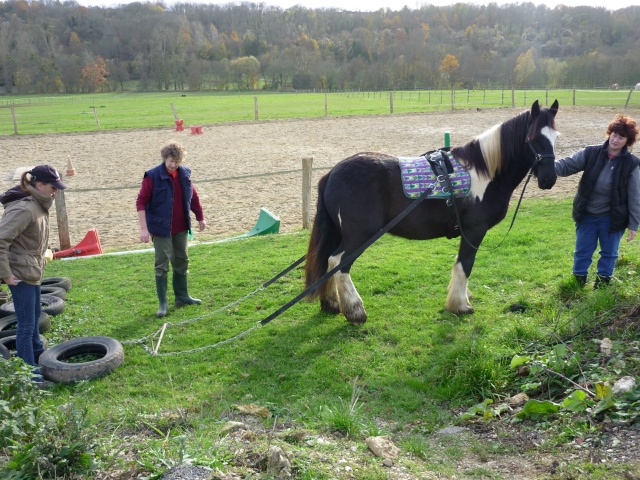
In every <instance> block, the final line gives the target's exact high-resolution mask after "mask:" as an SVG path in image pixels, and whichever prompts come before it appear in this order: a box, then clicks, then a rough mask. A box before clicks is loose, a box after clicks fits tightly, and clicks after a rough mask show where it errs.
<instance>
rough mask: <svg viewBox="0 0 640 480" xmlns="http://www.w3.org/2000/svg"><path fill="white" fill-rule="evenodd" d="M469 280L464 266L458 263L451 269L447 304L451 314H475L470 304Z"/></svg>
mask: <svg viewBox="0 0 640 480" xmlns="http://www.w3.org/2000/svg"><path fill="white" fill-rule="evenodd" d="M468 283H469V279H468V278H467V276H466V275H465V273H464V270H462V264H461V263H460V262H458V259H457V258H456V263H455V264H454V265H453V268H452V269H451V281H450V282H449V288H448V289H447V290H448V294H447V302H446V304H445V307H446V308H447V310H449V311H450V312H451V313H473V307H472V306H471V303H470V302H469V289H468V288H467V285H468Z"/></svg>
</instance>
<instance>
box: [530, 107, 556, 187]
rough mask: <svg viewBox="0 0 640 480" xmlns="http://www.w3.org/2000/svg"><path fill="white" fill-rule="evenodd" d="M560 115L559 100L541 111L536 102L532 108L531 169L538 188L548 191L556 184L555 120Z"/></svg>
mask: <svg viewBox="0 0 640 480" xmlns="http://www.w3.org/2000/svg"><path fill="white" fill-rule="evenodd" d="M557 113H558V100H556V101H555V102H553V105H551V107H549V108H543V109H540V105H539V104H538V101H537V100H536V101H535V102H534V103H533V105H532V106H531V123H530V127H529V132H528V133H527V144H528V145H529V150H530V151H531V155H532V158H533V161H532V164H531V169H532V170H533V174H534V175H535V176H536V178H537V179H538V187H540V188H541V189H543V190H548V189H550V188H551V187H553V186H554V185H555V184H556V180H557V178H558V177H557V175H556V166H555V160H556V155H555V150H554V146H555V143H556V139H557V138H558V132H557V131H556V129H555V118H556V114H557Z"/></svg>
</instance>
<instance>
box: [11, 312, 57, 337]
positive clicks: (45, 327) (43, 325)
mask: <svg viewBox="0 0 640 480" xmlns="http://www.w3.org/2000/svg"><path fill="white" fill-rule="evenodd" d="M17 327H18V318H17V317H16V314H15V313H12V314H11V315H8V316H6V317H2V318H0V338H4V337H10V336H11V335H16V329H17ZM38 329H39V330H40V333H44V332H48V331H49V330H51V317H50V316H49V314H48V313H46V312H42V313H41V314H40V322H39V323H38Z"/></svg>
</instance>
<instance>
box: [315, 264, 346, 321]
mask: <svg viewBox="0 0 640 480" xmlns="http://www.w3.org/2000/svg"><path fill="white" fill-rule="evenodd" d="M340 256H342V254H341V255H340ZM332 258H335V257H330V258H329V262H328V265H329V268H328V269H327V272H328V271H329V270H331V269H333V268H334V267H335V266H336V265H338V263H340V260H338V263H336V264H334V265H332ZM337 288H338V286H337V284H336V278H335V275H332V276H331V277H329V280H327V281H326V282H325V283H324V285H323V286H322V287H320V309H321V310H322V311H323V312H328V313H340V299H339V298H338V290H337Z"/></svg>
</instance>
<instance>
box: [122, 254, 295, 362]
mask: <svg viewBox="0 0 640 480" xmlns="http://www.w3.org/2000/svg"><path fill="white" fill-rule="evenodd" d="M305 259H306V255H305V256H302V257H300V258H299V259H298V260H296V261H295V262H293V263H292V264H291V265H289V266H288V267H287V268H285V269H284V270H282V271H281V272H280V273H278V274H276V275H275V276H273V277H272V278H270V279H269V280H267V281H266V282H264V283H263V284H262V285H260V286H259V287H258V288H256V289H255V290H254V291H252V292H249V293H247V294H246V295H244V296H243V297H240V298H238V299H236V300H234V301H232V302H230V303H228V304H226V305H224V306H223V307H220V308H218V309H216V310H214V311H212V312H209V313H205V314H204V315H200V316H199V317H194V318H190V319H187V320H183V321H181V322H166V323H164V324H163V325H162V328H161V329H160V330H158V331H156V332H154V333H150V334H149V335H145V336H144V337H142V338H138V339H135V340H126V341H123V342H121V343H122V344H123V345H140V346H141V347H142V348H143V349H144V350H145V351H146V352H147V353H148V354H149V355H153V356H169V355H182V354H185V355H186V354H188V353H193V352H199V351H202V350H208V349H210V348H216V347H218V346H220V345H224V344H226V343H231V342H233V341H235V340H238V339H239V338H242V337H244V336H246V335H248V334H249V333H251V332H253V331H254V330H256V329H257V328H260V327H261V326H263V322H262V321H261V322H258V323H257V324H256V325H254V326H253V327H251V328H249V329H248V330H245V331H244V332H241V333H239V334H237V335H235V336H233V337H231V338H228V339H227V340H222V341H220V342H217V343H215V344H213V345H205V346H203V347H198V348H192V349H190V350H182V351H180V352H167V353H158V347H159V346H160V341H161V340H162V336H163V335H164V332H165V331H166V329H167V328H168V327H169V326H172V327H179V326H182V325H188V324H190V323H193V322H197V321H200V320H202V319H205V318H208V317H211V316H213V315H216V314H218V313H220V312H223V311H225V310H227V309H229V308H231V307H233V306H235V305H238V304H240V303H242V302H244V301H245V300H247V299H248V298H251V297H252V296H254V295H255V294H257V293H258V292H261V291H262V290H264V289H265V288H267V287H268V286H269V285H271V284H272V283H274V282H276V281H277V280H279V279H280V278H281V277H283V276H285V275H286V274H287V273H289V272H290V271H291V270H293V269H294V268H296V267H297V266H298V265H300V264H301V263H302V262H304V260H305ZM156 337H157V338H158V343H157V344H156V346H155V347H154V346H153V341H154V339H155V338H156ZM147 341H149V342H150V343H151V345H152V346H151V347H149V346H148V345H147V344H146V343H147Z"/></svg>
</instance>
